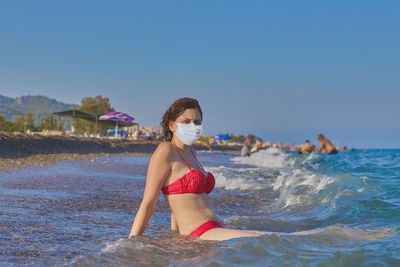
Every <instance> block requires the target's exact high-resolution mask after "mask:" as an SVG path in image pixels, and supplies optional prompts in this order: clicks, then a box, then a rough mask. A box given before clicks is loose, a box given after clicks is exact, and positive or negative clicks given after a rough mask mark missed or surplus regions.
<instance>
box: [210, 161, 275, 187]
mask: <svg viewBox="0 0 400 267" xmlns="http://www.w3.org/2000/svg"><path fill="white" fill-rule="evenodd" d="M207 170H209V171H210V172H212V173H213V174H214V177H215V186H216V187H219V188H224V189H227V190H262V189H265V188H266V187H269V186H270V184H271V181H270V180H271V179H268V178H271V177H275V176H276V172H273V171H269V170H266V169H263V168H227V167H224V166H219V167H209V168H207Z"/></svg>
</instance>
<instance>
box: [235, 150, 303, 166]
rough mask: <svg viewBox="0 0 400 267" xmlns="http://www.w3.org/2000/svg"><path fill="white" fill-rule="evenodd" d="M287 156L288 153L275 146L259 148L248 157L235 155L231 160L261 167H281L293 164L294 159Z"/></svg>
mask: <svg viewBox="0 0 400 267" xmlns="http://www.w3.org/2000/svg"><path fill="white" fill-rule="evenodd" d="M289 156H290V154H288V153H285V152H282V151H281V150H279V149H277V148H268V149H266V150H260V151H258V152H256V153H254V154H252V155H250V156H249V157H235V158H233V159H232V161H234V162H236V163H240V164H247V165H253V166H258V167H263V168H283V167H288V166H292V165H294V163H295V159H290V158H289Z"/></svg>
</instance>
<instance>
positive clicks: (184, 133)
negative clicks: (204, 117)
mask: <svg viewBox="0 0 400 267" xmlns="http://www.w3.org/2000/svg"><path fill="white" fill-rule="evenodd" d="M176 126H177V129H176V131H175V135H176V137H178V139H179V140H181V142H182V143H184V144H185V145H188V146H190V145H192V144H193V143H194V142H196V140H197V139H199V138H200V136H201V133H202V132H203V127H202V126H201V125H195V124H193V123H190V124H185V123H176Z"/></svg>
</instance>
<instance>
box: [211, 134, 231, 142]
mask: <svg viewBox="0 0 400 267" xmlns="http://www.w3.org/2000/svg"><path fill="white" fill-rule="evenodd" d="M231 139H232V137H230V136H229V135H227V134H219V135H216V136H215V140H217V141H229V140H231Z"/></svg>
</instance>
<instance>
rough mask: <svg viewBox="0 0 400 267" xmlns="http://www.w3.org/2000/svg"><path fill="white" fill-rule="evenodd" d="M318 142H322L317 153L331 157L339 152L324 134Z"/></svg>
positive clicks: (319, 136)
mask: <svg viewBox="0 0 400 267" xmlns="http://www.w3.org/2000/svg"><path fill="white" fill-rule="evenodd" d="M318 140H319V142H320V145H319V148H318V150H317V153H328V154H330V155H333V154H337V153H338V152H337V150H336V148H335V146H334V145H332V143H331V142H330V141H329V140H328V139H326V138H325V136H324V135H323V134H319V135H318Z"/></svg>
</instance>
